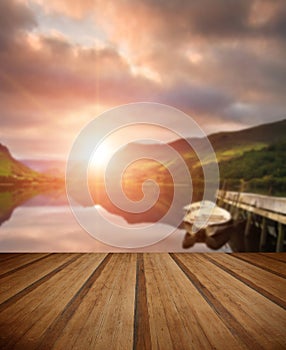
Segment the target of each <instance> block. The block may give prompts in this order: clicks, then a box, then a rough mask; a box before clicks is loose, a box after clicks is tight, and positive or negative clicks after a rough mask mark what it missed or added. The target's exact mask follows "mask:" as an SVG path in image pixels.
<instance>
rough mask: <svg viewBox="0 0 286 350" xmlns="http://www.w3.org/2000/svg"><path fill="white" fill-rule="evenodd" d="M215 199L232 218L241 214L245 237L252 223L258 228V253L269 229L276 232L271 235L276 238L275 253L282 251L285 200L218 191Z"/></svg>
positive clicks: (285, 210)
mask: <svg viewBox="0 0 286 350" xmlns="http://www.w3.org/2000/svg"><path fill="white" fill-rule="evenodd" d="M217 199H218V203H219V205H221V206H223V207H225V208H226V209H228V210H229V211H230V212H231V213H232V215H233V216H234V217H236V216H239V215H240V214H241V213H242V214H243V215H244V216H245V217H246V218H247V224H246V227H245V232H244V235H245V236H247V235H248V233H249V230H250V226H251V224H252V223H255V225H256V226H257V227H259V229H260V231H261V234H260V244H259V250H260V251H262V250H263V245H264V244H265V242H266V238H267V235H268V234H269V228H275V230H272V231H277V233H276V232H274V233H273V234H274V235H275V236H276V252H283V251H284V248H283V247H284V246H285V226H286V198H279V197H270V196H263V195H258V194H254V193H244V192H233V191H224V190H220V191H218V193H217ZM258 218H259V220H258ZM270 233H271V232H270Z"/></svg>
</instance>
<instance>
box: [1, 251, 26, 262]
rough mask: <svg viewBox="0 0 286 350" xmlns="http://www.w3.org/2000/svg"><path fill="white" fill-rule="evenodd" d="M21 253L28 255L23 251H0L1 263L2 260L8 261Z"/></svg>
mask: <svg viewBox="0 0 286 350" xmlns="http://www.w3.org/2000/svg"><path fill="white" fill-rule="evenodd" d="M20 255H27V254H23V253H0V263H1V264H2V262H4V261H7V260H9V259H13V258H17V259H18V257H19V256H20Z"/></svg>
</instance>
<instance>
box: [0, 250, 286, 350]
mask: <svg viewBox="0 0 286 350" xmlns="http://www.w3.org/2000/svg"><path fill="white" fill-rule="evenodd" d="M284 257H285V255H281V254H277V253H275V254H270V255H265V254H258V253H257V254H245V253H244V254H234V255H232V254H215V253H214V254H190V253H180V254H174V253H173V254H167V253H166V254H162V253H161V254H154V253H152V254H149V253H139V254H129V253H126V254H52V255H45V254H19V255H18V254H13V255H12V254H7V255H6V254H5V255H1V254H0V262H1V264H0V265H1V267H2V278H0V283H1V285H0V348H1V350H2V349H3V350H9V349H21V350H22V349H24V350H26V349H28V350H33V349H56V350H58V349H59V350H60V349H124V350H129V349H130V350H131V349H133V350H141V349H164V350H168V349H178V350H181V349H184V350H185V349H252V350H255V349H269V350H272V349H284V348H286V336H285V327H286V311H285V303H286V296H285V290H286V285H285V281H286V280H285V278H284V277H285V271H284V268H285V266H286V265H285V261H286V260H285V258H284ZM2 264H3V265H2ZM0 271H1V270H0Z"/></svg>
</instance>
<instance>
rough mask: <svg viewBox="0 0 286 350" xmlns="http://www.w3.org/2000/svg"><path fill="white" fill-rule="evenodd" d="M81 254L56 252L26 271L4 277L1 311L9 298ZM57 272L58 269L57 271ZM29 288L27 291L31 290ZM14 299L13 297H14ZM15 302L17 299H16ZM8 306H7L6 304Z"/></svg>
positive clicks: (1, 288)
mask: <svg viewBox="0 0 286 350" xmlns="http://www.w3.org/2000/svg"><path fill="white" fill-rule="evenodd" d="M75 256H79V255H75V254H62V255H61V254H55V255H51V256H49V257H48V258H47V259H45V260H41V261H39V262H38V263H37V264H36V265H30V266H28V267H27V269H26V271H25V273H24V274H23V273H22V271H18V272H16V273H15V274H13V275H9V276H7V277H4V278H2V280H1V285H0V311H1V309H3V307H4V306H3V303H4V301H5V300H8V299H9V298H13V297H14V296H16V295H17V294H18V293H20V292H23V291H24V290H25V289H26V288H29V286H31V285H32V284H33V283H36V282H37V281H38V280H40V279H41V278H43V277H44V276H45V275H47V274H49V273H52V272H53V270H55V269H57V268H58V267H59V266H60V265H62V264H63V263H65V262H68V261H69V260H71V258H73V257H75ZM55 273H56V271H55ZM29 291H30V290H28V291H27V292H29ZM12 300H13V299H12ZM14 302H15V300H14ZM5 307H6V306H5Z"/></svg>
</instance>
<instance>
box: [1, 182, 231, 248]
mask: <svg viewBox="0 0 286 350" xmlns="http://www.w3.org/2000/svg"><path fill="white" fill-rule="evenodd" d="M91 209H92V208H90V207H84V206H81V205H79V206H78V210H79V211H81V212H82V214H83V215H85V214H87V213H88V212H89V211H90V210H91ZM96 209H97V212H99V214H100V215H102V216H103V217H104V218H106V219H107V220H109V221H110V222H112V223H113V224H116V225H117V226H118V227H119V228H118V230H119V231H118V230H111V231H110V227H109V225H107V224H106V225H105V224H103V223H102V221H101V224H100V233H101V237H103V238H104V237H105V236H106V237H107V236H109V237H112V236H113V235H114V236H116V235H120V230H122V232H126V231H127V230H128V229H132V230H134V228H136V229H137V230H138V234H139V235H140V232H141V231H140V230H141V229H142V227H143V228H144V227H145V226H146V225H147V226H148V225H149V226H150V222H149V223H148V222H146V221H142V222H138V216H137V219H136V220H137V222H136V223H135V222H134V220H133V222H128V220H127V219H126V218H123V217H122V216H120V215H116V214H114V213H111V212H109V211H108V210H107V209H106V208H104V207H103V206H101V205H99V204H97V205H96ZM155 216H156V215H155ZM142 220H147V219H146V217H142ZM152 220H153V218H151V221H152ZM0 222H1V226H0V251H1V252H126V251H128V252H144V251H145V252H186V251H188V252H210V251H213V250H211V249H209V248H208V247H207V246H206V245H205V244H204V243H196V244H195V245H194V246H193V247H192V248H189V249H187V250H186V249H183V248H182V241H183V238H184V235H185V230H182V229H176V228H175V227H173V226H172V225H169V224H168V223H164V222H163V223H156V222H153V223H152V227H151V229H152V232H151V234H154V236H156V237H160V233H161V232H163V231H164V230H166V229H168V230H169V231H173V233H171V234H170V235H169V236H168V237H166V238H165V239H162V240H161V241H159V242H157V243H155V244H153V245H149V246H145V247H139V248H138V247H137V248H135V249H131V248H124V247H115V246H112V245H109V244H106V243H103V242H101V241H100V240H98V239H95V238H94V237H92V236H91V235H90V234H89V233H87V232H86V231H85V230H84V229H83V228H82V227H81V226H80V225H79V223H78V222H77V220H76V219H75V217H74V215H73V213H72V210H71V208H70V206H69V205H68V203H67V198H66V196H65V191H64V190H63V189H58V190H49V191H46V193H37V191H36V190H33V189H14V190H10V191H9V190H2V191H1V192H0ZM142 232H144V231H142ZM123 245H125V246H128V242H123ZM216 251H221V252H230V251H231V249H230V247H229V246H228V244H226V245H224V246H223V247H221V248H220V249H219V250H216Z"/></svg>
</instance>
